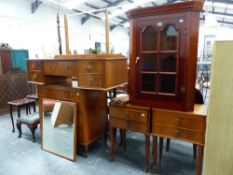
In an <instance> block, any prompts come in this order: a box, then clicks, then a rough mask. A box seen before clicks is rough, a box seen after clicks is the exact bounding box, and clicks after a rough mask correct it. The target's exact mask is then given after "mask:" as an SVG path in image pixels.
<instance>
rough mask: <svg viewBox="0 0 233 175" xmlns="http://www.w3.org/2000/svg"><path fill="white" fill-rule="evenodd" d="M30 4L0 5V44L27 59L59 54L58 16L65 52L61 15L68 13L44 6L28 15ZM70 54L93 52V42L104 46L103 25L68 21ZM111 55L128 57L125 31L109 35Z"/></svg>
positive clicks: (27, 1)
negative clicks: (22, 52)
mask: <svg viewBox="0 0 233 175" xmlns="http://www.w3.org/2000/svg"><path fill="white" fill-rule="evenodd" d="M31 2H32V1H31V0H20V1H19V0H7V1H6V0H5V1H0V21H1V22H0V43H2V42H4V43H9V44H10V45H11V46H12V47H13V48H17V49H21V48H24V49H29V55H30V58H35V57H36V55H38V57H41V58H43V57H51V56H53V55H54V54H56V53H58V41H57V24H56V14H57V12H59V13H60V14H61V18H60V19H61V34H62V41H63V50H65V42H64V30H63V15H64V14H70V11H68V10H64V9H59V8H58V7H57V6H55V5H54V6H52V7H51V6H48V4H46V3H43V4H42V5H41V6H40V7H39V8H38V10H37V11H36V12H35V13H34V14H32V13H31ZM68 22H69V32H70V48H71V51H73V50H77V51H78V53H84V49H88V48H90V47H91V48H94V43H95V41H97V42H101V43H105V27H104V22H103V21H100V20H97V19H91V20H89V21H88V22H87V23H85V24H84V25H81V16H73V17H68ZM110 43H111V47H114V52H116V53H119V52H121V53H123V54H127V51H128V48H129V46H128V44H129V36H128V30H126V29H124V28H122V27H117V28H116V29H114V30H113V31H112V32H111V33H110Z"/></svg>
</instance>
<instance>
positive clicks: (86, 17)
mask: <svg viewBox="0 0 233 175" xmlns="http://www.w3.org/2000/svg"><path fill="white" fill-rule="evenodd" d="M123 1H124V0H118V1H115V2H112V3H109V5H108V6H106V8H109V7H114V6H117V5H119V4H120V3H122V2H123ZM99 13H101V12H94V14H95V15H97V14H99ZM90 18H91V15H89V14H88V15H86V16H84V17H83V18H82V19H81V24H82V25H83V24H85V23H86V22H87V21H88V20H89V19H90Z"/></svg>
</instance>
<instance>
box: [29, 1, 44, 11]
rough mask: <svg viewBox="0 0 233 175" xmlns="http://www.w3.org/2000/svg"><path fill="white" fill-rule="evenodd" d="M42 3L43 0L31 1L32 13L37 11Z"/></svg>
mask: <svg viewBox="0 0 233 175" xmlns="http://www.w3.org/2000/svg"><path fill="white" fill-rule="evenodd" d="M41 4H42V1H39V0H35V1H34V2H32V3H31V13H35V12H36V10H37V9H38V8H39V7H40V5H41Z"/></svg>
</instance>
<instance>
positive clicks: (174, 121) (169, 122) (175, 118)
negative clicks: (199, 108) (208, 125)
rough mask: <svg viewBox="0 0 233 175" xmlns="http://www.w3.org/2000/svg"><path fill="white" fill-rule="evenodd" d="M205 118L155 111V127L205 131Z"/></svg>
mask: <svg viewBox="0 0 233 175" xmlns="http://www.w3.org/2000/svg"><path fill="white" fill-rule="evenodd" d="M205 119H206V118H205V117H198V116H195V117H194V116H191V115H185V114H180V113H179V114H176V113H169V112H166V111H153V125H157V124H159V125H165V126H170V127H181V128H187V129H193V130H199V131H205Z"/></svg>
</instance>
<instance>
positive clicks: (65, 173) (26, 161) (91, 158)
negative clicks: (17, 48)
mask: <svg viewBox="0 0 233 175" xmlns="http://www.w3.org/2000/svg"><path fill="white" fill-rule="evenodd" d="M15 116H16V114H15ZM22 130H23V133H24V134H23V136H22V138H21V139H19V138H18V132H17V131H16V132H15V133H12V125H11V121H10V117H9V115H3V116H0V175H15V174H17V175H145V174H153V171H152V159H151V161H150V164H151V167H150V172H149V173H145V172H144V165H145V163H144V162H145V161H144V160H145V157H144V155H145V154H144V136H143V135H141V134H137V133H133V132H128V133H127V149H126V152H123V150H122V148H120V147H119V146H117V147H116V159H115V161H114V162H111V161H110V156H109V141H108V143H107V145H105V143H104V141H103V139H100V140H98V141H96V142H94V143H93V144H92V145H91V147H90V151H89V155H88V158H84V157H83V156H82V151H81V149H79V150H78V154H77V161H76V162H72V161H68V160H66V159H63V158H60V157H57V156H55V155H52V154H49V153H47V152H45V151H42V150H41V145H40V131H39V129H38V130H37V131H36V138H37V142H36V143H32V141H31V134H30V132H29V129H28V128H26V127H23V128H22ZM117 141H118V142H119V137H118V138H117ZM151 158H152V157H151ZM159 174H161V175H193V174H195V160H194V159H193V157H192V144H189V143H184V142H178V141H175V140H172V141H171V145H170V151H169V152H166V151H164V153H163V160H162V162H161V163H160V168H159Z"/></svg>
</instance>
